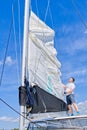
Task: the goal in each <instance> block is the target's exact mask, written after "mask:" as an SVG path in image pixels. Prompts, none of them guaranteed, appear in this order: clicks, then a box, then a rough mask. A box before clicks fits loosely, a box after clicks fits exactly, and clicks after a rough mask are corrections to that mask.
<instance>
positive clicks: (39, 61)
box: [19, 0, 87, 130]
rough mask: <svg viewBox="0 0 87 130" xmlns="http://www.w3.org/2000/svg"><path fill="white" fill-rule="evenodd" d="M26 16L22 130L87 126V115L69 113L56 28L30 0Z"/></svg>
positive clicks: (20, 96)
mask: <svg viewBox="0 0 87 130" xmlns="http://www.w3.org/2000/svg"><path fill="white" fill-rule="evenodd" d="M24 18H25V19H24V40H23V60H22V85H21V86H20V87H19V104H20V130H36V129H37V130H53V129H55V130H58V129H63V128H64V129H82V128H86V127H87V123H86V122H87V116H78V117H77V116H73V117H67V115H66V111H67V105H66V103H65V102H64V88H63V83H62V82H61V72H60V67H61V63H60V62H59V60H58V59H57V57H56V56H57V51H56V49H55V48H54V36H55V32H54V30H53V29H51V28H50V27H49V26H47V25H46V24H45V23H44V22H43V21H41V20H40V19H39V18H38V17H37V16H36V15H35V14H34V13H33V12H32V11H31V10H30V0H25V17H24Z"/></svg>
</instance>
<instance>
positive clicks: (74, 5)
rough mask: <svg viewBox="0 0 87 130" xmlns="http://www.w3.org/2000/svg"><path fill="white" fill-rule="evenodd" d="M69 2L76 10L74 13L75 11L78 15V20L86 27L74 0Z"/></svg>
mask: <svg viewBox="0 0 87 130" xmlns="http://www.w3.org/2000/svg"><path fill="white" fill-rule="evenodd" d="M71 3H72V5H73V7H74V9H75V11H76V13H77V15H78V16H79V18H80V21H81V22H82V24H83V25H84V27H85V28H86V29H87V25H86V23H85V21H84V20H83V18H82V16H81V14H80V12H79V10H78V9H77V7H76V4H75V2H74V1H73V0H71Z"/></svg>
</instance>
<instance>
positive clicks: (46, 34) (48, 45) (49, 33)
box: [27, 12, 64, 100]
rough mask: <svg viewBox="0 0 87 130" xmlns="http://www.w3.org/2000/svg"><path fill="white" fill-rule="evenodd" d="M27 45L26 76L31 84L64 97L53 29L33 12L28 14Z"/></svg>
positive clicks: (61, 97)
mask: <svg viewBox="0 0 87 130" xmlns="http://www.w3.org/2000/svg"><path fill="white" fill-rule="evenodd" d="M29 30H30V31H29V46H28V65H27V66H28V77H29V83H30V85H31V86H33V85H32V84H34V85H37V86H38V87H40V89H38V91H39V90H41V91H42V90H43V91H44V92H47V93H49V94H51V95H53V96H55V97H56V98H59V99H62V100H63V98H64V88H63V84H62V82H61V79H60V76H61V72H60V67H61V64H60V62H59V61H58V59H57V58H56V55H57V51H56V49H55V48H54V31H53V30H52V29H51V28H50V27H48V26H47V25H46V24H45V23H44V22H42V21H41V20H40V19H39V18H38V17H37V16H36V15H35V14H34V13H33V12H31V16H30V25H29Z"/></svg>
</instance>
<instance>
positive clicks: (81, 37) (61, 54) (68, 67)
mask: <svg viewBox="0 0 87 130" xmlns="http://www.w3.org/2000/svg"><path fill="white" fill-rule="evenodd" d="M13 1H14V0H8V1H7V0H3V1H1V2H0V74H1V69H2V62H3V58H4V54H5V48H6V43H7V38H8V33H9V28H10V24H11V18H12V3H13ZM19 1H20V0H19ZM74 2H75V4H76V6H77V8H78V10H79V12H80V15H81V16H82V19H83V20H84V22H85V23H87V0H74ZM47 4H48V0H45V1H44V0H32V2H31V5H32V10H33V11H34V12H35V13H36V14H37V15H38V16H39V17H40V18H41V19H42V20H43V21H44V20H45V22H46V24H47V25H49V26H50V27H51V28H53V29H54V31H55V48H56V49H57V52H58V55H57V57H58V59H59V61H60V62H61V65H62V66H61V72H62V76H61V79H62V82H63V83H64V84H66V83H67V82H68V78H69V77H71V76H73V77H75V79H76V81H75V84H76V89H75V93H76V101H77V103H78V106H79V108H80V111H81V112H82V111H85V113H87V94H86V93H87V61H86V60H87V29H86V28H85V27H84V25H83V23H82V22H81V20H80V18H79V16H78V15H77V13H76V11H75V9H74V8H73V5H72V2H71V0H50V4H49V8H48V13H47V15H46V19H45V13H46V8H47ZM43 5H44V6H43ZM23 13H24V0H21V2H20V15H21V17H20V21H21V22H20V43H22V40H23V18H24V15H23ZM14 24H15V31H16V43H17V47H16V45H15V39H14V31H13V29H12V33H11V37H10V42H9V47H8V52H7V58H6V65H5V69H4V74H3V80H2V84H1V86H0V97H1V98H3V99H4V100H5V101H6V102H7V103H8V104H9V105H11V106H12V107H14V108H15V109H16V110H18V111H19V103H18V87H19V85H20V78H21V77H20V76H19V71H20V66H19V67H17V60H16V51H15V50H16V48H17V53H18V59H19V57H20V51H19V37H18V36H19V23H18V1H17V0H16V2H15V9H14ZM18 63H19V61H18ZM82 114H83V113H82ZM17 122H18V115H17V114H16V113H15V112H13V111H12V110H10V109H9V108H8V107H7V106H6V105H5V104H3V103H2V102H1V101H0V128H14V127H18V123H17Z"/></svg>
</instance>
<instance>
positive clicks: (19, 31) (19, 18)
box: [18, 0, 22, 80]
mask: <svg viewBox="0 0 87 130" xmlns="http://www.w3.org/2000/svg"><path fill="white" fill-rule="evenodd" d="M18 24H19V48H20V70H21V59H22V46H21V28H20V25H21V24H20V0H18ZM20 75H21V71H20ZM20 78H21V77H20ZM20 80H21V79H20Z"/></svg>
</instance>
